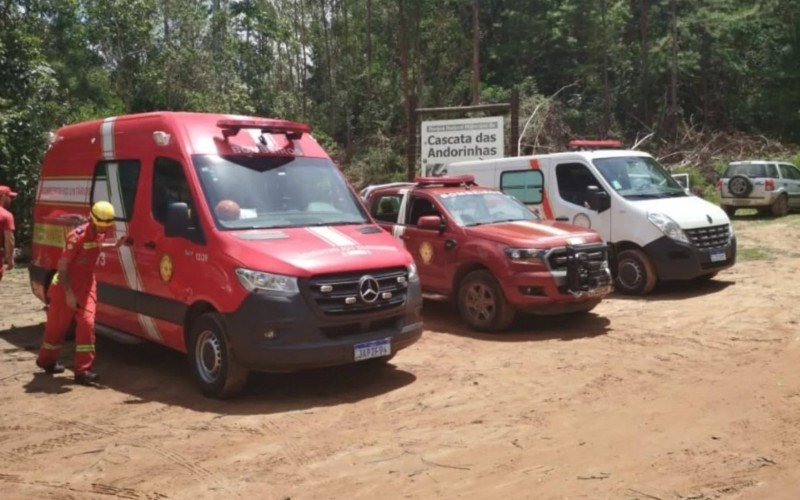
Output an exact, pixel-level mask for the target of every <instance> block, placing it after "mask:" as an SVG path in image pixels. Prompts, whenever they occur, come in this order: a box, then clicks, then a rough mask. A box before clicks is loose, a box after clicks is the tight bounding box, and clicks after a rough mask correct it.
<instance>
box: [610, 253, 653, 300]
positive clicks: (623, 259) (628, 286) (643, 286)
mask: <svg viewBox="0 0 800 500" xmlns="http://www.w3.org/2000/svg"><path fill="white" fill-rule="evenodd" d="M657 281H658V276H657V275H656V270H655V268H654V267H653V264H652V262H650V259H648V258H647V255H645V253H644V252H642V251H641V250H636V249H632V250H623V251H622V252H620V253H619V254H618V255H617V289H618V290H619V291H620V292H622V293H625V294H628V295H647V294H648V293H650V292H652V291H653V288H655V286H656V282H657Z"/></svg>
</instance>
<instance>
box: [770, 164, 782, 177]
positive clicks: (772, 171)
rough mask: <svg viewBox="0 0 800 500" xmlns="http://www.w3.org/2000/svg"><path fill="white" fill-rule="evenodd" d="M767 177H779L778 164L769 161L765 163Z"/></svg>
mask: <svg viewBox="0 0 800 500" xmlns="http://www.w3.org/2000/svg"><path fill="white" fill-rule="evenodd" d="M767 177H779V176H778V166H777V165H774V164H772V163H770V164H769V165H767Z"/></svg>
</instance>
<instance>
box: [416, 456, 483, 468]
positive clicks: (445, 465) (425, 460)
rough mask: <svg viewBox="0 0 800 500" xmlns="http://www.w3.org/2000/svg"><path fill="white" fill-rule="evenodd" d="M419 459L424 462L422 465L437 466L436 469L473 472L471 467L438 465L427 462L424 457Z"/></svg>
mask: <svg viewBox="0 0 800 500" xmlns="http://www.w3.org/2000/svg"><path fill="white" fill-rule="evenodd" d="M419 459H420V460H422V463H425V464H428V465H435V466H436V467H444V468H446V469H458V470H472V469H470V468H469V467H459V466H457V465H446V464H437V463H436V462H431V461H430V460H425V459H424V458H422V457H419Z"/></svg>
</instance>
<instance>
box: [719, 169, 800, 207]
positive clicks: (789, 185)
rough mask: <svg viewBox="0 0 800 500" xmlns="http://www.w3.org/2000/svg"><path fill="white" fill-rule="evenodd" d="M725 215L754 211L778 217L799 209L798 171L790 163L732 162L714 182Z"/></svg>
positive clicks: (799, 178)
mask: <svg viewBox="0 0 800 500" xmlns="http://www.w3.org/2000/svg"><path fill="white" fill-rule="evenodd" d="M717 187H718V188H719V192H720V196H721V201H720V204H721V205H722V208H723V209H725V212H727V214H728V215H729V216H731V217H733V214H734V213H735V212H736V209H737V208H757V209H758V211H759V213H767V212H768V211H769V212H771V213H772V215H774V216H775V217H781V216H784V215H786V214H787V213H788V212H789V208H800V170H798V169H797V167H795V166H794V165H792V164H789V163H785V162H780V161H770V160H752V161H734V162H731V163H730V164H729V165H728V168H727V169H726V170H725V173H724V174H722V178H721V179H720V180H719V182H718V183H717Z"/></svg>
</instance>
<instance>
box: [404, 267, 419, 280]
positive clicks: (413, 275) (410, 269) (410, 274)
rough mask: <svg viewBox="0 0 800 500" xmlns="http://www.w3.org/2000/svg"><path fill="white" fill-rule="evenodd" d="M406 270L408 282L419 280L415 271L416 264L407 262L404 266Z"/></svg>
mask: <svg viewBox="0 0 800 500" xmlns="http://www.w3.org/2000/svg"><path fill="white" fill-rule="evenodd" d="M406 270H407V271H408V281H409V283H413V282H417V281H419V274H418V273H417V265H416V264H413V263H412V264H409V265H408V267H407V268H406Z"/></svg>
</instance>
